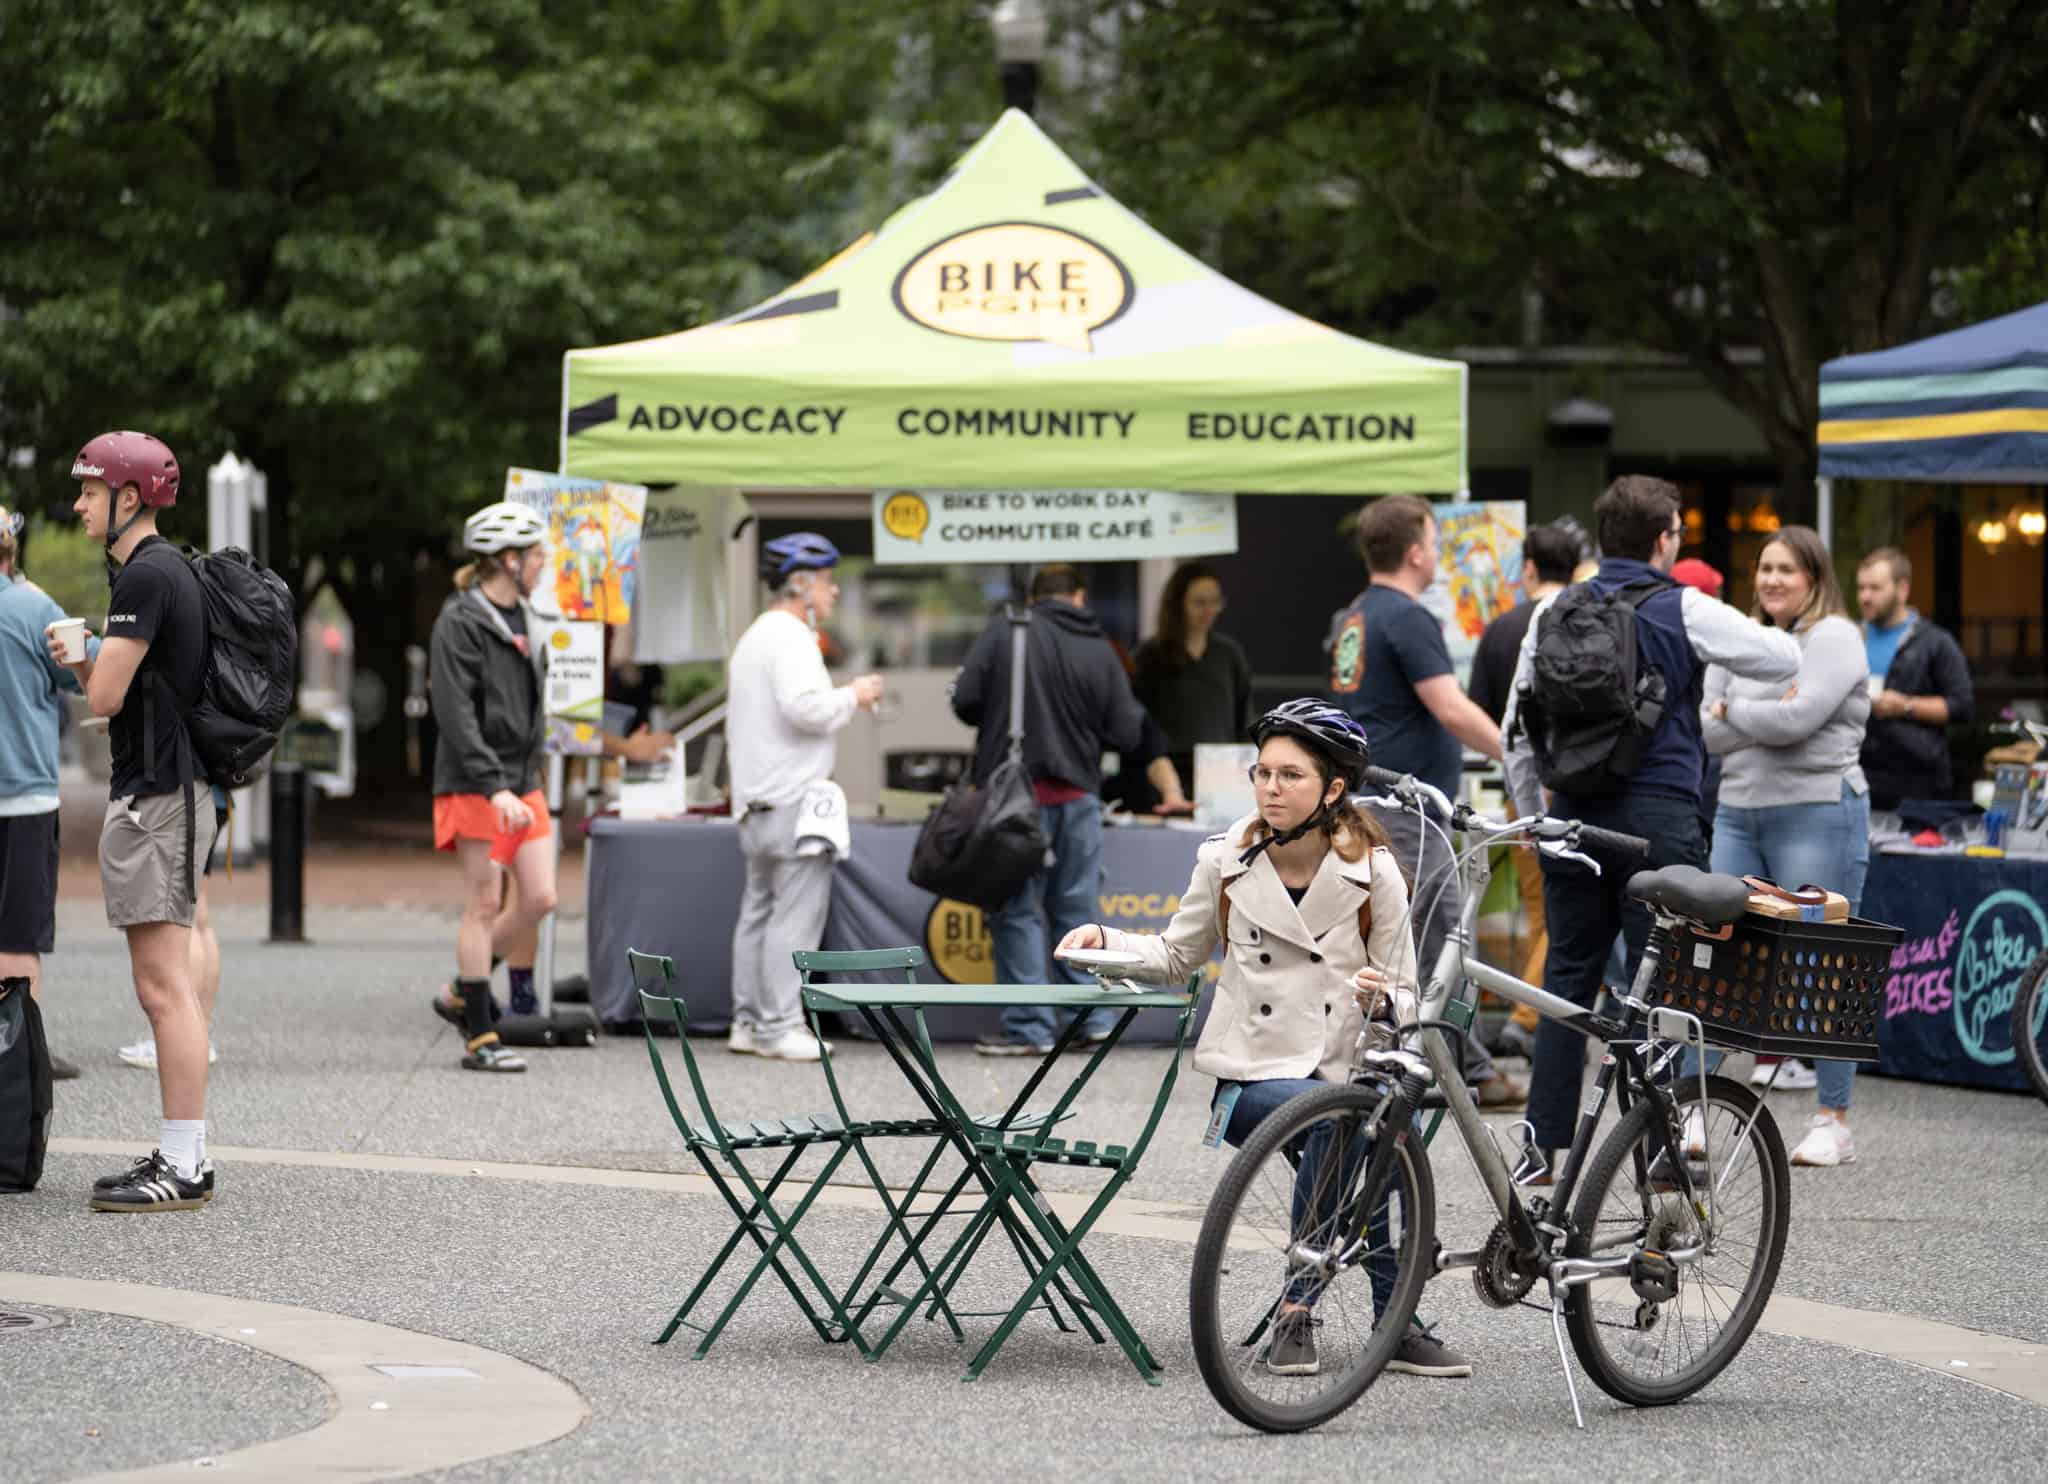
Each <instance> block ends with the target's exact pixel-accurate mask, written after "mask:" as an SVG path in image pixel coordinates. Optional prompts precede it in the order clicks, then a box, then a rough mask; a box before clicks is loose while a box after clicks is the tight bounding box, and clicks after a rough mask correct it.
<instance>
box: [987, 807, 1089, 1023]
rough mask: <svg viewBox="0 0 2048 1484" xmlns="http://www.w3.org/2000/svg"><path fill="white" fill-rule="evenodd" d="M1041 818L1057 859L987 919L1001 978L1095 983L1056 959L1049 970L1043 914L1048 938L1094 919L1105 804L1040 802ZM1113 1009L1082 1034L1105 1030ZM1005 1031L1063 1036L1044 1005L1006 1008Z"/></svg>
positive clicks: (1024, 981)
mask: <svg viewBox="0 0 2048 1484" xmlns="http://www.w3.org/2000/svg"><path fill="white" fill-rule="evenodd" d="M1038 818H1039V822H1040V823H1041V824H1042V825H1043V826H1044V828H1045V837H1046V839H1048V840H1050V841H1051V842H1052V865H1051V866H1049V867H1048V868H1046V869H1044V870H1042V871H1040V872H1038V874H1037V875H1035V876H1033V877H1032V878H1031V879H1030V880H1029V881H1027V882H1025V883H1024V887H1023V889H1022V890H1021V891H1019V892H1018V893H1017V895H1015V896H1014V897H1012V898H1010V900H1009V901H1007V902H1005V903H1003V905H1002V906H1001V907H999V908H997V909H996V911H995V912H994V913H992V914H990V917H989V924H988V926H989V932H990V933H991V934H992V935H993V936H994V938H995V950H996V982H997V983H998V984H1058V983H1061V982H1065V983H1069V984H1081V985H1090V984H1093V983H1094V982H1095V979H1094V976H1092V975H1089V974H1084V973H1081V972H1079V971H1077V970H1074V969H1069V968H1068V967H1067V966H1066V965H1065V964H1062V963H1057V962H1055V963H1054V964H1053V965H1052V968H1051V970H1050V972H1049V973H1048V970H1047V954H1046V948H1047V942H1048V940H1047V937H1046V919H1047V918H1048V917H1050V918H1051V919H1052V936H1051V940H1050V941H1051V942H1052V943H1057V942H1059V940H1060V939H1061V938H1064V937H1065V936H1066V935H1067V933H1068V931H1069V930H1070V929H1072V928H1077V927H1079V926H1080V925H1081V924H1082V923H1084V922H1094V921H1096V918H1097V914H1096V910H1095V909H1096V905H1097V902H1098V899H1099V897H1100V894H1101V891H1102V802H1101V800H1099V799H1097V798H1096V797H1095V796H1094V795H1092V794H1090V795H1088V796H1087V797H1085V798H1079V799H1075V800H1073V801H1072V802H1070V803H1065V804H1041V805H1040V806H1039V809H1038ZM1116 1019H1117V1012H1116V1011H1115V1010H1114V1009H1103V1010H1091V1011H1089V1012H1088V1015H1087V1021H1086V1024H1085V1025H1084V1026H1083V1027H1082V1034H1083V1035H1093V1034H1098V1033H1103V1032H1107V1031H1108V1030H1109V1029H1110V1027H1112V1026H1114V1025H1115V1024H1116ZM1003 1034H1004V1035H1006V1036H1008V1037H1009V1038H1010V1039H1011V1040H1013V1041H1029V1042H1030V1043H1032V1044H1033V1045H1048V1044H1050V1043H1051V1042H1053V1041H1054V1040H1056V1039H1058V1036H1059V1022H1058V1021H1057V1020H1056V1019H1054V1016H1053V1011H1052V1009H1051V1008H1050V1007H1049V1006H1044V1005H1012V1006H1009V1007H1008V1008H1006V1009H1005V1010H1004V1011H1003Z"/></svg>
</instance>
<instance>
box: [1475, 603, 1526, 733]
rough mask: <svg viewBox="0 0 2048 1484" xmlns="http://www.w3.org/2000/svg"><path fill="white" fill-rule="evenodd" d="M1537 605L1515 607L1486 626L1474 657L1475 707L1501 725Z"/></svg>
mask: <svg viewBox="0 0 2048 1484" xmlns="http://www.w3.org/2000/svg"><path fill="white" fill-rule="evenodd" d="M1535 612H1536V605H1535V604H1534V603H1528V602H1522V603H1517V604H1515V606H1514V607H1512V608H1510V609H1509V610H1508V611H1507V612H1505V613H1503V614H1502V615H1501V616H1500V617H1499V618H1496V619H1495V620H1494V621H1493V622H1492V623H1490V624H1488V625H1487V626H1486V632H1485V633H1483V634H1481V635H1480V636H1479V648H1478V650H1477V651H1476V652H1475V653H1474V654H1473V656H1472V685H1471V687H1470V691H1469V693H1470V695H1471V697H1472V704H1473V705H1475V706H1477V707H1478V708H1479V709H1480V710H1481V711H1484V712H1485V713H1486V714H1487V715H1488V716H1490V717H1492V718H1493V719H1494V722H1495V724H1496V725H1498V724H1499V722H1500V719H1501V714H1502V713H1503V712H1505V711H1506V710H1507V709H1508V692H1509V691H1511V690H1513V689H1514V685H1515V666H1516V665H1518V664H1520V663H1521V659H1522V640H1523V639H1524V638H1526V637H1527V636H1528V633H1529V620H1530V618H1532V617H1533V616H1534V615H1535Z"/></svg>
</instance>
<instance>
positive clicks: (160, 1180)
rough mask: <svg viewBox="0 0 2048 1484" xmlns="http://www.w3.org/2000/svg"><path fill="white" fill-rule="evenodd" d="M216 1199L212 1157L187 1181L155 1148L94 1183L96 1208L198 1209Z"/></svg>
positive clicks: (140, 1209)
mask: <svg viewBox="0 0 2048 1484" xmlns="http://www.w3.org/2000/svg"><path fill="white" fill-rule="evenodd" d="M212 1199H213V1161H212V1160H207V1161H206V1162H205V1163H204V1164H202V1165H200V1167H199V1174H198V1175H197V1177H195V1178H194V1179H191V1180H187V1179H184V1178H183V1177H182V1176H180V1175H179V1174H178V1172H177V1171H176V1170H174V1169H172V1168H171V1164H170V1161H169V1160H167V1159H165V1158H164V1156H163V1152H162V1151H161V1150H154V1149H153V1150H151V1151H150V1152H149V1153H148V1154H147V1155H145V1156H143V1157H142V1158H141V1159H138V1160H136V1161H135V1163H134V1164H132V1165H130V1166H129V1167H128V1168H127V1169H125V1170H123V1171H121V1173H120V1174H118V1175H102V1176H100V1178H99V1179H97V1180H95V1181H93V1183H92V1208H93V1210H95V1211H196V1210H197V1209H198V1208H199V1207H201V1206H203V1205H205V1204H206V1203H207V1202H208V1201H210V1200H212Z"/></svg>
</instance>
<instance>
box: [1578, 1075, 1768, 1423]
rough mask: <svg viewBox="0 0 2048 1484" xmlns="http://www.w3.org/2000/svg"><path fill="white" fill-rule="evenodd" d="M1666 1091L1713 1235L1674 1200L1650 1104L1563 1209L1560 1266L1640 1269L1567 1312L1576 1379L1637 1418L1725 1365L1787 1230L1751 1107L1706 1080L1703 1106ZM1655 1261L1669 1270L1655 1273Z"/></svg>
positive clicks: (1690, 1091)
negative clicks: (1582, 1263)
mask: <svg viewBox="0 0 2048 1484" xmlns="http://www.w3.org/2000/svg"><path fill="white" fill-rule="evenodd" d="M1672 1090H1673V1092H1674V1094H1675V1095H1676V1097H1677V1099H1678V1107H1677V1117H1678V1123H1677V1125H1676V1126H1675V1127H1673V1128H1672V1129H1671V1130H1670V1131H1669V1135H1670V1139H1671V1140H1672V1142H1673V1143H1677V1142H1679V1141H1680V1140H1681V1139H1682V1141H1683V1142H1684V1144H1685V1145H1686V1146H1688V1149H1689V1151H1690V1152H1689V1153H1688V1156H1687V1167H1688V1169H1689V1171H1690V1173H1691V1176H1692V1180H1693V1182H1694V1188H1695V1190H1696V1191H1710V1192H1711V1194H1712V1198H1711V1203H1710V1204H1709V1205H1708V1208H1707V1209H1708V1212H1709V1213H1710V1214H1711V1218H1712V1219H1711V1221H1708V1220H1704V1219H1703V1217H1702V1211H1701V1208H1700V1205H1699V1204H1696V1203H1692V1202H1688V1201H1687V1200H1686V1199H1685V1197H1684V1196H1683V1195H1682V1194H1679V1193H1678V1191H1677V1189H1676V1188H1675V1184H1674V1176H1675V1175H1676V1171H1675V1170H1674V1169H1673V1168H1672V1165H1671V1163H1670V1153H1669V1150H1670V1147H1671V1145H1670V1144H1667V1142H1666V1133H1665V1130H1663V1129H1661V1128H1660V1127H1659V1126H1658V1109H1657V1106H1656V1105H1655V1104H1654V1103H1651V1102H1649V1101H1647V1100H1645V1101H1642V1102H1638V1103H1637V1104H1636V1105H1635V1107H1633V1108H1631V1109H1630V1110H1629V1112H1628V1114H1627V1116H1626V1117H1624V1118H1623V1119H1622V1120H1621V1122H1620V1123H1619V1124H1617V1125H1616V1126H1615V1128H1614V1131H1613V1132H1612V1133H1610V1134H1609V1135H1608V1136H1607V1139H1606V1141H1605V1142H1604V1143H1602V1144H1601V1146H1600V1148H1599V1150H1598V1151H1597V1152H1595V1154H1594V1155H1593V1159H1592V1162H1591V1163H1590V1165H1588V1167H1587V1171H1586V1182H1585V1185H1584V1186H1583V1187H1582V1188H1581V1190H1580V1192H1579V1196H1578V1199H1577V1200H1576V1201H1575V1202H1574V1203H1573V1206H1572V1223H1573V1227H1574V1231H1573V1238H1572V1244H1571V1255H1573V1256H1575V1257H1613V1256H1619V1255H1621V1254H1624V1253H1643V1254H1649V1255H1650V1257H1649V1258H1648V1260H1647V1261H1646V1263H1645V1266H1644V1268H1643V1270H1642V1271H1640V1272H1639V1273H1637V1274H1636V1275H1634V1276H1633V1277H1617V1278H1610V1279H1602V1280H1600V1281H1598V1282H1596V1283H1592V1284H1588V1285H1586V1286H1585V1287H1582V1288H1575V1289H1573V1290H1572V1291H1571V1293H1570V1296H1569V1298H1568V1299H1567V1301H1566V1308H1565V1319H1566V1323H1567V1328H1568V1329H1569V1330H1570V1332H1571V1337H1572V1348H1573V1349H1574V1350H1576V1351H1577V1352H1578V1356H1579V1363H1580V1364H1581V1365H1583V1366H1584V1367H1585V1368H1586V1374H1587V1375H1589V1376H1591V1377H1592V1378H1593V1381H1594V1383H1595V1384H1596V1385H1598V1386H1599V1388H1600V1389H1601V1390H1602V1391H1604V1392H1606V1393H1607V1394H1608V1395H1609V1396H1611V1397H1614V1398H1615V1399H1616V1400H1618V1401H1624V1402H1628V1403H1630V1404H1632V1405H1634V1406H1638V1407H1656V1406H1663V1405H1666V1404H1667V1403H1670V1402H1675V1401H1680V1400H1682V1399H1684V1398H1685V1397H1688V1396H1691V1395H1692V1394H1693V1393H1694V1392H1695V1391H1698V1390H1699V1389H1700V1388H1701V1387H1702V1386H1705V1385H1706V1384H1707V1383H1708V1382H1709V1381H1711V1380H1713V1379H1714V1377H1715V1376H1717V1375H1719V1374H1720V1373H1721V1371H1722V1369H1723V1368H1724V1367H1726V1366H1727V1364H1728V1362H1729V1361H1731V1360H1733V1359H1734V1358H1735V1356H1736V1353H1737V1352H1738V1351H1740V1350H1741V1349H1742V1347H1743V1345H1744V1343H1745V1342H1746V1341H1747V1340H1748V1339H1749V1336H1750V1332H1751V1331H1752V1330H1754V1329H1755V1328H1756V1322H1757V1320H1758V1319H1759V1318H1760V1317H1762V1314H1763V1308H1764V1304H1765V1302H1766V1301H1767V1300H1768V1299H1769V1298H1770V1296H1771V1288H1772V1286H1773V1285H1774V1284H1775V1283H1776V1282H1777V1280H1778V1264H1779V1262H1780V1261H1782V1260H1783V1258H1784V1255H1785V1234H1786V1232H1787V1230H1789V1228H1790V1226H1791V1223H1792V1179H1791V1172H1790V1168H1789V1166H1788V1165H1787V1162H1786V1159H1785V1142H1784V1140H1783V1139H1782V1138H1780V1137H1779V1134H1778V1125H1777V1123H1776V1122H1775V1121H1774V1120H1773V1119H1772V1117H1771V1115H1770V1113H1769V1111H1768V1110H1764V1109H1760V1108H1759V1106H1758V1099H1757V1096H1756V1094H1754V1093H1752V1092H1751V1091H1750V1090H1749V1089H1748V1088H1746V1087H1743V1086H1741V1085H1740V1084H1739V1083H1736V1082H1732V1081H1730V1080H1728V1079H1727V1078H1725V1077H1709V1078H1708V1079H1707V1090H1706V1101H1705V1103H1704V1104H1703V1103H1702V1102H1701V1101H1700V1085H1699V1079H1698V1078H1697V1077H1693V1076H1684V1077H1681V1078H1679V1079H1678V1082H1677V1084H1676V1085H1675V1086H1674V1087H1673V1089H1672ZM1694 1114H1700V1115H1701V1117H1700V1118H1698V1119H1695V1118H1694V1117H1693V1115H1694ZM1752 1117H1754V1122H1752V1121H1751V1120H1752ZM1745 1126H1746V1127H1747V1128H1748V1133H1747V1134H1746V1135H1745V1134H1744V1133H1743V1130H1744V1128H1745ZM1702 1128H1703V1129H1704V1135H1705V1137H1704V1139H1702V1138H1701V1130H1702ZM1701 1148H1704V1150H1705V1151H1706V1154H1707V1156H1708V1157H1710V1158H1711V1160H1712V1167H1711V1168H1709V1166H1708V1163H1707V1159H1706V1158H1702V1157H1699V1155H1698V1151H1699V1150H1700V1149H1701ZM1659 1254H1665V1255H1668V1256H1669V1257H1670V1259H1671V1262H1672V1266H1671V1267H1669V1268H1668V1269H1665V1268H1663V1267H1662V1264H1660V1263H1658V1262H1657V1261H1656V1258H1657V1255H1659ZM1660 1269H1661V1271H1660Z"/></svg>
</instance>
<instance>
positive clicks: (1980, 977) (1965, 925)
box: [1861, 852, 2048, 1091]
mask: <svg viewBox="0 0 2048 1484" xmlns="http://www.w3.org/2000/svg"><path fill="white" fill-rule="evenodd" d="M2044 901H2048V860H2015V859H2005V860H1998V859H1990V858H1982V857H1970V856H1957V855H1887V854H1884V853H1882V852H1880V853H1879V854H1876V855H1873V856H1872V857H1871V860H1870V878H1869V880H1868V882H1867V883H1866V884H1865V886H1864V888H1863V911H1862V914H1861V915H1862V916H1864V917H1868V918H1871V919H1873V920H1874V921H1877V922H1888V923H1892V924H1894V925H1895V926H1898V927H1903V928H1904V929H1905V930H1906V937H1905V941H1904V942H1902V943H1901V944H1900V945H1899V947H1898V949H1897V950H1896V951H1895V952H1894V953H1893V955H1892V972H1891V976H1890V978H1889V979H1888V980H1887V981H1886V984H1885V1007H1884V1019H1883V1021H1882V1022H1881V1023H1880V1025H1879V1027H1878V1051H1879V1060H1878V1066H1877V1069H1878V1070H1879V1071H1880V1072H1885V1073H1889V1074H1892V1075H1895V1076H1900V1077H1917V1078H1919V1079H1921V1080H1923V1081H1927V1082H1952V1083H1958V1084H1961V1085H1964V1086H1969V1087H2000V1088H2010V1089H2012V1090H2014V1091H2027V1090H2029V1084H2028V1083H2027V1080H2026V1076H2025V1074H2024V1073H2022V1072H2021V1071H2020V1069H2019V1067H2018V1066H2017V1065H2015V1063H2014V1061H2013V1052H2012V1035H2011V1026H2012V1005H2013V998H2014V995H2015V994H2016V992H2017V989H2018V985H2019V980H2020V975H2021V973H2022V972H2023V970H2024V969H2025V968H2026V966H2027V964H2028V963H2029V962H2031V961H2032V960H2033V958H2034V956H2035V955H2036V954H2038V953H2040V952H2041V951H2042V950H2043V949H2044V948H2048V911H2044V910H2043V908H2042V905H2041V904H2042V903H2043V902H2044Z"/></svg>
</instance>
